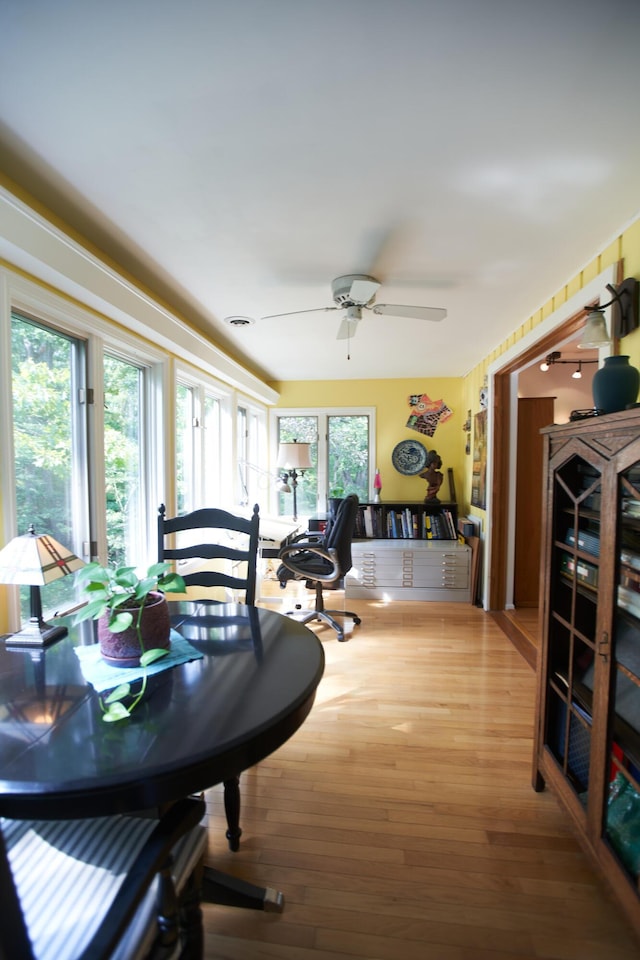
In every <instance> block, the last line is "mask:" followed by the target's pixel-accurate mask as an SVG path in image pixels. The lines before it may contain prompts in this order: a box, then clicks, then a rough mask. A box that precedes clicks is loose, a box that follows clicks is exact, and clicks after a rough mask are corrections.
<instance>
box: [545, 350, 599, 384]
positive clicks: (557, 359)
mask: <svg viewBox="0 0 640 960" xmlns="http://www.w3.org/2000/svg"><path fill="white" fill-rule="evenodd" d="M561 358H562V354H561V353H560V351H559V350H554V351H553V352H552V353H549V354H547V356H546V357H545V358H544V360H543V361H542V363H541V364H540V369H541V370H542V372H543V373H546V372H547V370H549V369H550V367H552V366H555V364H556V363H569V364H572V365H573V366H575V368H576V369H575V370H574V371H573V373H572V374H571V376H572V377H573V379H574V380H582V365H583V364H584V363H598V361H597V360H562V359H561Z"/></svg>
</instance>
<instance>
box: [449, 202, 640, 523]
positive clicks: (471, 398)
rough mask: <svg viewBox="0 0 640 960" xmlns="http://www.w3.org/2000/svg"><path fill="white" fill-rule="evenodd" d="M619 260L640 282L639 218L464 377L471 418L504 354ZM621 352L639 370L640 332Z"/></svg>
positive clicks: (467, 486) (467, 483)
mask: <svg viewBox="0 0 640 960" xmlns="http://www.w3.org/2000/svg"><path fill="white" fill-rule="evenodd" d="M619 260H622V263H623V271H622V273H623V277H625V278H626V277H635V278H636V279H640V218H638V219H637V220H635V221H634V222H633V223H632V224H631V225H630V226H629V227H628V228H627V229H626V230H625V231H624V232H623V233H621V234H620V235H619V236H618V237H617V238H616V239H615V240H614V241H613V242H612V243H610V244H609V245H608V246H607V247H605V248H604V249H603V250H602V251H601V252H600V253H599V254H598V256H597V257H594V258H593V260H592V261H591V262H590V263H589V264H587V266H586V267H585V268H584V269H583V270H581V271H580V273H578V274H576V276H575V277H572V278H571V280H569V281H568V282H567V283H566V284H565V285H564V286H563V287H561V288H560V290H558V291H557V292H556V293H555V294H554V295H553V297H551V299H550V300H548V301H547V302H546V303H545V304H544V305H543V306H542V307H541V308H540V309H539V310H537V311H536V312H535V313H534V314H532V316H530V317H528V318H527V319H526V320H525V322H524V323H521V324H520V326H517V323H518V318H516V317H514V332H513V333H512V334H511V335H510V336H509V337H508V338H507V339H506V340H504V341H503V342H502V343H501V344H500V345H499V347H498V348H497V349H496V350H494V351H493V352H492V353H490V354H489V355H488V356H486V357H485V358H484V359H483V360H482V361H481V362H480V363H479V364H478V365H477V366H476V367H474V369H473V370H472V371H471V372H470V373H469V374H468V375H467V376H466V377H465V380H464V384H463V388H462V397H463V402H464V404H465V405H466V406H468V407H469V408H470V409H471V413H472V416H473V414H474V413H477V412H478V410H479V409H480V406H479V402H478V397H479V391H480V388H481V386H482V385H483V383H484V379H485V376H486V374H487V370H488V368H489V366H490V365H491V364H492V363H493V362H494V361H495V360H496V359H498V357H500V356H501V355H502V354H503V353H506V351H507V350H509V349H511V347H512V346H513V345H514V344H515V343H517V342H518V340H521V339H522V337H524V336H525V335H526V334H528V333H530V332H531V330H533V329H535V327H536V326H537V325H538V324H539V323H540V322H541V321H542V320H545V319H546V318H547V317H548V316H550V315H551V314H552V313H553V311H554V310H556V309H558V307H560V306H561V305H562V304H563V303H566V301H567V300H568V299H569V298H570V297H572V296H574V294H576V293H578V292H579V291H580V290H582V288H583V287H584V286H585V284H587V283H589V282H590V281H591V280H593V279H594V278H595V277H597V276H598V274H599V273H601V272H602V271H603V270H605V269H606V268H607V267H610V266H612V265H613V264H615V263H617V262H618V261H619ZM618 352H619V353H621V354H628V355H629V357H630V358H631V363H632V364H633V365H634V366H636V367H640V329H638V330H634V332H633V333H632V334H630V335H629V336H628V337H624V338H623V339H622V340H621V341H620V349H619V351H618ZM471 466H472V464H471V460H470V459H468V460H467V462H466V471H465V475H464V487H463V491H464V492H463V495H459V500H460V503H461V506H462V505H463V504H467V505H468V501H469V499H470V496H471ZM465 510H466V507H465ZM463 512H464V511H463ZM467 512H471V513H475V514H478V515H480V516H482V515H483V514H484V512H483V511H481V510H476V509H475V508H471V509H470V510H469V511H467Z"/></svg>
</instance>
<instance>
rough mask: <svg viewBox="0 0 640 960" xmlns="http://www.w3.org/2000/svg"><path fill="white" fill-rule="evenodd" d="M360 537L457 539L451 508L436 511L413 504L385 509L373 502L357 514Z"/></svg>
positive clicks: (357, 533)
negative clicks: (417, 507)
mask: <svg viewBox="0 0 640 960" xmlns="http://www.w3.org/2000/svg"><path fill="white" fill-rule="evenodd" d="M355 537H356V539H366V538H369V537H373V538H376V537H377V538H379V539H389V540H396V539H398V540H400V539H404V540H457V539H458V535H457V533H456V529H455V521H454V517H453V514H452V513H451V511H450V510H449V509H448V508H446V507H442V508H440V509H439V510H437V511H434V512H433V513H429V512H427V511H426V510H416V509H412V508H411V507H404V508H402V509H395V508H391V507H385V509H384V510H382V509H381V508H380V507H376V506H374V505H371V504H367V505H366V506H362V507H360V509H359V511H358V514H357V516H356V528H355Z"/></svg>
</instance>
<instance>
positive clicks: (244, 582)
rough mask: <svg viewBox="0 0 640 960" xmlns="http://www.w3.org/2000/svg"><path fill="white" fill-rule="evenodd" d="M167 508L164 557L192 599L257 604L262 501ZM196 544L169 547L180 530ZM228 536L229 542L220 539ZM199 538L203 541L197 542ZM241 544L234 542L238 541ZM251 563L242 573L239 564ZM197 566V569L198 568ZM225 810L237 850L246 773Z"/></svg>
mask: <svg viewBox="0 0 640 960" xmlns="http://www.w3.org/2000/svg"><path fill="white" fill-rule="evenodd" d="M165 513H166V508H165V505H164V504H161V505H160V507H159V509H158V560H159V561H163V560H168V561H173V562H174V563H175V564H176V572H177V573H180V574H181V576H182V577H183V579H184V581H185V584H186V585H187V587H188V588H189V599H193V600H197V599H201V600H205V601H207V602H208V603H220V602H221V601H219V600H211V598H210V594H209V591H210V589H211V588H212V587H219V588H224V589H226V590H240V591H244V603H245V604H247V605H248V606H255V597H256V576H257V574H256V570H257V561H258V544H259V533H260V508H259V506H258V504H257V503H256V504H255V506H254V508H253V513H252V515H251V517H250V518H249V519H247V518H246V517H238V516H235V514H232V513H229V512H228V511H227V510H221V509H219V508H217V507H204V508H202V509H200V510H194V511H193V512H192V513H186V514H183V515H182V516H178V517H172V518H171V519H167V518H166V516H165ZM194 532H197V536H195V537H194V536H191V537H189V540H190V542H189V543H185V544H180V545H174V546H167V545H166V538H167V537H169V536H175V534H179V533H194ZM220 539H223V540H224V542H222V543H221V542H219V541H220ZM195 540H197V541H198V542H194V541H195ZM236 540H237V541H238V542H234V541H236ZM180 561H182V562H184V561H192V563H191V564H189V569H188V570H186V572H184V573H183V572H182V570H181V569H180V566H179V563H180ZM209 561H214V562H216V563H220V562H222V564H223V566H227V565H228V564H229V563H231V564H232V565H233V572H231V573H229V572H228V570H225V569H219V570H216V569H213V570H212V569H210V564H209ZM238 564H243V565H246V566H245V569H244V572H243V573H239V572H238V570H237V565H238ZM194 566H195V567H197V569H193V567H194ZM224 809H225V815H226V818H227V831H226V837H227V842H228V844H229V849H230V850H233V851H236V850H238V848H239V846H240V837H241V835H242V830H241V829H240V776H239V775H238V776H237V777H234V778H232V779H230V780H225V782H224Z"/></svg>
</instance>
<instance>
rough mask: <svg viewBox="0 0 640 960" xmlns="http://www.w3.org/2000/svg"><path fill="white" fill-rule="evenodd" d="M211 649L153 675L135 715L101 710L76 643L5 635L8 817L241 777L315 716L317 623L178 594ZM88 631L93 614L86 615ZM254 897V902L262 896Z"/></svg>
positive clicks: (2, 676) (178, 792) (179, 620)
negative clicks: (10, 639)
mask: <svg viewBox="0 0 640 960" xmlns="http://www.w3.org/2000/svg"><path fill="white" fill-rule="evenodd" d="M170 608H171V615H172V624H173V626H174V628H175V629H176V630H178V631H179V632H180V633H182V635H183V636H184V637H185V638H186V639H187V640H189V642H190V643H192V645H193V646H194V647H195V648H196V649H197V650H199V651H200V652H201V653H202V654H204V656H203V657H202V659H199V660H194V661H191V662H189V663H185V664H182V665H180V666H177V667H174V668H172V669H171V670H167V671H165V672H163V673H160V674H158V675H157V676H155V677H151V678H150V679H149V683H148V690H147V694H146V695H145V699H144V701H143V702H142V703H141V704H140V705H139V706H138V707H137V708H136V711H135V712H134V713H133V715H132V717H131V718H130V719H129V720H125V721H122V722H121V723H116V724H108V723H104V721H103V720H102V719H101V716H102V714H101V710H100V705H99V703H98V695H97V694H96V693H95V691H94V690H93V688H92V687H91V686H89V685H88V684H87V683H86V681H85V680H84V678H83V675H82V672H81V669H80V663H79V660H78V658H77V656H76V654H75V652H74V644H75V643H78V642H82V639H83V638H82V637H80V638H71V637H65V638H64V639H63V640H61V641H59V642H58V643H56V644H54V645H53V646H51V647H47V648H46V649H44V650H43V649H38V650H34V649H31V648H29V649H28V648H24V647H22V648H17V647H14V648H9V647H8V646H5V644H4V643H0V816H5V817H15V818H19V819H69V818H75V817H92V816H93V817H95V816H105V815H110V814H114V813H127V812H132V811H137V810H146V809H150V808H153V807H158V806H160V805H162V804H165V803H171V802H173V801H175V800H177V799H179V798H180V797H184V796H187V795H189V794H191V793H199V792H201V791H202V790H205V789H207V788H208V787H212V786H214V785H215V784H217V783H221V782H223V781H225V780H229V779H232V778H233V777H236V776H238V774H239V773H241V772H242V771H243V770H246V769H248V768H249V767H252V766H253V765H254V764H256V763H258V762H259V761H260V760H262V759H264V757H266V756H268V755H269V754H270V753H273V751H274V750H276V749H277V748H278V747H279V746H281V745H282V744H283V743H284V742H285V741H286V740H288V739H289V737H290V736H291V735H292V734H293V733H295V731H296V730H297V729H298V727H299V726H300V725H301V724H302V723H303V721H304V719H305V718H306V716H307V715H308V713H309V711H310V710H311V707H312V705H313V701H314V699H315V693H316V688H317V686H318V683H319V682H320V678H321V677H322V673H323V670H324V652H323V649H322V646H321V644H320V643H319V641H318V639H317V638H316V637H315V636H314V634H313V633H312V632H311V631H309V630H307V629H306V628H304V627H302V626H300V624H297V623H296V622H295V621H294V620H291V619H289V618H287V617H283V616H282V615H281V614H279V613H275V612H274V611H271V610H262V609H259V608H257V607H244V606H241V605H236V604H220V605H213V606H211V605H209V606H208V605H207V604H203V603H199V602H197V601H192V602H180V603H172V604H170ZM84 626H87V627H88V628H89V635H88V636H86V635H85V637H84V639H85V640H89V641H90V640H91V632H92V628H93V626H94V625H93V624H92V623H90V624H85V625H84ZM254 905H255V904H254Z"/></svg>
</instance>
